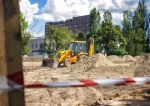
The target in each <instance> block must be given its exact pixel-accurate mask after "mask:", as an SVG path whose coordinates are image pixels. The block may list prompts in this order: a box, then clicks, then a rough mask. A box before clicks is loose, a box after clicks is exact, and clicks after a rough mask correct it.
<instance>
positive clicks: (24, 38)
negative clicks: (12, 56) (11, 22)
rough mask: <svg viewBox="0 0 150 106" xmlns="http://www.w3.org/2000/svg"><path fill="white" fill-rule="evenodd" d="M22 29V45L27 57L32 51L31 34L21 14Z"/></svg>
mask: <svg viewBox="0 0 150 106" xmlns="http://www.w3.org/2000/svg"><path fill="white" fill-rule="evenodd" d="M20 28H21V43H22V55H27V54H28V53H29V51H30V49H29V47H28V44H29V41H30V38H31V33H30V32H29V31H28V30H27V28H28V22H27V21H26V20H25V17H24V15H23V14H22V13H20Z"/></svg>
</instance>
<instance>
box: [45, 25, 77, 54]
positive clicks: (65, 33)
mask: <svg viewBox="0 0 150 106" xmlns="http://www.w3.org/2000/svg"><path fill="white" fill-rule="evenodd" d="M74 39H75V35H74V34H73V33H71V32H70V31H69V30H68V28H66V27H54V26H49V29H48V35H46V37H45V42H44V44H43V46H44V45H45V49H46V51H47V52H48V54H49V56H53V55H54V53H55V52H56V51H57V50H58V49H64V48H65V47H66V46H67V44H68V43H69V42H70V41H72V40H74Z"/></svg>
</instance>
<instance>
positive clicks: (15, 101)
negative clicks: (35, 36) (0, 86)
mask: <svg viewBox="0 0 150 106" xmlns="http://www.w3.org/2000/svg"><path fill="white" fill-rule="evenodd" d="M19 71H22V59H21V39H20V30H19V6H18V0H0V75H3V76H7V75H8V74H12V73H14V72H19ZM22 75H23V72H21V76H22ZM6 83H8V82H6ZM22 83H23V80H22ZM24 105H25V102H24V90H22V91H11V92H3V93H1V94H0V106H24Z"/></svg>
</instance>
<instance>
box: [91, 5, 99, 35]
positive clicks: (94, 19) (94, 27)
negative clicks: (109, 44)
mask: <svg viewBox="0 0 150 106" xmlns="http://www.w3.org/2000/svg"><path fill="white" fill-rule="evenodd" d="M100 19H101V17H100V13H99V11H97V10H96V8H95V7H94V8H93V9H92V10H91V12H90V34H91V35H95V36H96V34H97V32H98V29H99V26H100Z"/></svg>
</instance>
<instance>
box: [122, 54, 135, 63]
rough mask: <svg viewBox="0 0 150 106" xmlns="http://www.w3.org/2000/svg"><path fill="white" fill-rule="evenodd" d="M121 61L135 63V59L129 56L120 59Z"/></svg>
mask: <svg viewBox="0 0 150 106" xmlns="http://www.w3.org/2000/svg"><path fill="white" fill-rule="evenodd" d="M122 61H124V62H135V61H136V58H134V57H132V56H130V55H126V56H123V57H122Z"/></svg>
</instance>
